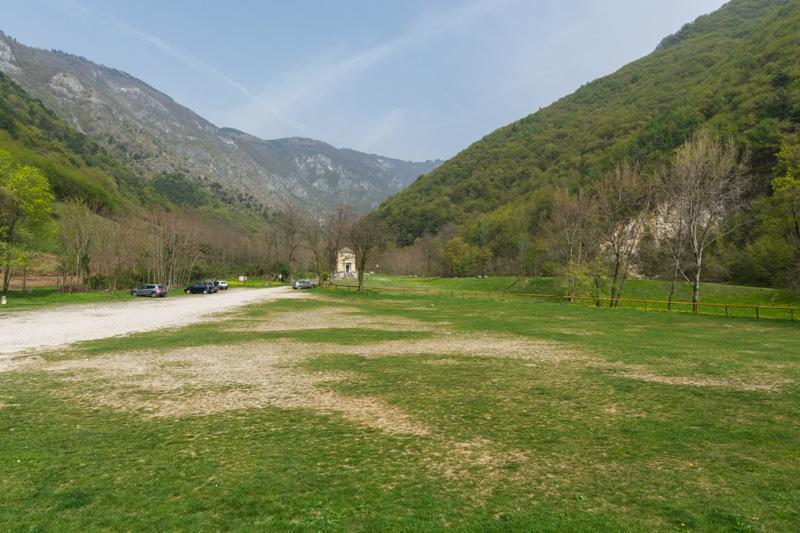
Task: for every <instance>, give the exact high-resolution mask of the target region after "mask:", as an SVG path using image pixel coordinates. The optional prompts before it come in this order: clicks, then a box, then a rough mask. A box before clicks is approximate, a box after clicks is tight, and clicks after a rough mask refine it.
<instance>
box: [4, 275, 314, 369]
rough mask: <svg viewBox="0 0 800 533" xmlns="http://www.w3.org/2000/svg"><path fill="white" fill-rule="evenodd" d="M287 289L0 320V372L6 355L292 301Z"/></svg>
mask: <svg viewBox="0 0 800 533" xmlns="http://www.w3.org/2000/svg"><path fill="white" fill-rule="evenodd" d="M301 296H302V293H299V292H298V291H293V290H292V289H290V288H288V287H275V288H269V289H232V290H229V291H224V292H219V293H217V294H208V295H192V296H186V297H181V298H169V297H167V298H155V299H151V298H136V299H132V300H131V301H130V302H124V303H112V304H87V305H70V306H65V307H59V308H56V309H44V310H40V311H25V312H19V313H9V314H7V315H0V370H2V367H3V366H4V365H3V360H4V359H6V360H7V359H9V358H10V357H11V355H13V354H15V353H20V352H26V351H30V350H34V349H41V348H53V347H57V346H63V345H67V344H71V343H73V342H78V341H84V340H91V339H102V338H106V337H114V336H117V335H125V334H129V333H137V332H142V331H153V330H158V329H163V328H168V327H174V326H184V325H187V324H192V323H195V322H200V321H202V320H203V319H204V318H205V317H207V316H209V315H211V314H214V313H219V312H222V311H226V310H229V309H232V308H235V307H240V306H243V305H246V304H250V303H255V302H261V301H264V300H270V299H282V298H297V297H301Z"/></svg>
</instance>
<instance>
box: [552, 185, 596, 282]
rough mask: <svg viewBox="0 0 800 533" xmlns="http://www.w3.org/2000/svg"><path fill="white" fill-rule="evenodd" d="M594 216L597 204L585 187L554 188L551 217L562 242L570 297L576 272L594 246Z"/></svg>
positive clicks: (562, 254)
mask: <svg viewBox="0 0 800 533" xmlns="http://www.w3.org/2000/svg"><path fill="white" fill-rule="evenodd" d="M596 218H597V204H596V202H595V201H594V199H593V198H592V197H591V196H590V195H589V193H588V192H587V191H586V190H584V189H579V190H578V191H577V192H576V193H571V192H569V191H567V190H566V189H558V190H556V192H555V194H554V195H553V208H552V214H551V221H552V223H553V226H554V229H555V231H556V233H557V235H558V237H559V241H560V243H561V256H562V261H563V262H564V265H565V272H566V274H567V291H568V296H570V297H572V296H575V275H574V274H575V272H576V271H577V270H579V269H580V268H581V267H582V266H583V264H584V262H585V260H586V259H587V258H588V257H589V256H590V255H591V253H592V251H593V250H594V248H595V247H596V246H595V243H596V242H597V237H596V230H595V223H596Z"/></svg>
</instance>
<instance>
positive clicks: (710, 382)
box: [612, 364, 792, 392]
mask: <svg viewBox="0 0 800 533" xmlns="http://www.w3.org/2000/svg"><path fill="white" fill-rule="evenodd" d="M612 368H614V369H616V371H615V374H616V375H618V376H621V377H624V378H627V379H635V380H640V381H648V382H651V383H662V384H665V385H680V386H689V387H721V388H727V389H736V390H744V391H767V392H775V391H778V390H780V389H781V388H783V387H785V386H786V385H788V384H791V383H792V381H791V380H789V379H785V378H780V377H777V376H773V375H768V374H763V373H757V374H752V375H751V376H749V379H742V378H732V377H727V378H721V377H711V376H691V377H690V376H668V375H664V374H656V373H654V372H652V371H651V370H650V369H649V368H647V367H646V366H643V365H630V364H626V365H613V366H612Z"/></svg>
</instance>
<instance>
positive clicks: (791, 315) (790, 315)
mask: <svg viewBox="0 0 800 533" xmlns="http://www.w3.org/2000/svg"><path fill="white" fill-rule="evenodd" d="M789 319H790V320H791V321H792V322H794V309H792V308H790V309H789Z"/></svg>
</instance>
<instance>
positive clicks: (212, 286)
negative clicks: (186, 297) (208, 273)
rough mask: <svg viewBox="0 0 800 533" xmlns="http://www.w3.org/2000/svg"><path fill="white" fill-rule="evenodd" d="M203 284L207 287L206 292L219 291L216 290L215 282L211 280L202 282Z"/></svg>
mask: <svg viewBox="0 0 800 533" xmlns="http://www.w3.org/2000/svg"><path fill="white" fill-rule="evenodd" d="M203 283H205V284H206V285H208V292H217V291H218V290H219V289H217V285H216V283H217V282H216V281H214V280H213V279H207V280H205V281H203Z"/></svg>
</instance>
